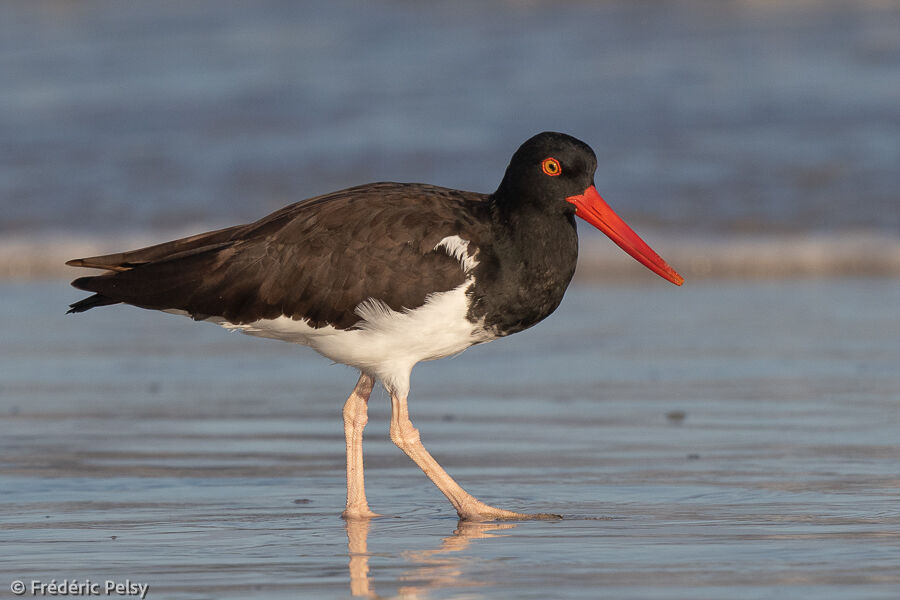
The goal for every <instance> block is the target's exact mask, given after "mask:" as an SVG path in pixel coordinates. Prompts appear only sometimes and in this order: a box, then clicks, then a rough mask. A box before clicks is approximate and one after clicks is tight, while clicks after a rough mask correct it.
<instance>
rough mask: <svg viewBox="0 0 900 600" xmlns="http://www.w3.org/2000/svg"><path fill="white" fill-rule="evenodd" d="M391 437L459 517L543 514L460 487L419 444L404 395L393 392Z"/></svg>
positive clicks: (521, 516)
mask: <svg viewBox="0 0 900 600" xmlns="http://www.w3.org/2000/svg"><path fill="white" fill-rule="evenodd" d="M391 441H392V442H394V443H395V444H396V445H397V446H398V447H399V448H400V449H401V450H403V452H405V453H406V455H407V456H409V457H410V458H411V459H413V462H415V463H416V464H417V465H419V468H421V469H422V470H423V471H424V472H425V474H426V475H427V476H428V478H429V479H430V480H431V482H432V483H434V485H436V486H437V487H438V489H439V490H441V492H442V493H443V494H444V495H445V496H447V499H448V500H450V503H451V504H453V508H455V509H456V512H457V514H459V518H460V519H463V520H467V521H488V520H492V519H533V518H535V517H538V518H540V517H542V516H543V515H526V514H522V513H517V512H512V511H509V510H503V509H500V508H494V507H493V506H489V505H487V504H485V503H484V502H481V501H480V500H478V499H477V498H475V497H474V496H472V495H471V494H469V493H468V492H466V490H464V489H462V487H460V485H459V484H458V483H456V482H455V481H454V480H453V478H452V477H450V476H449V475H448V474H447V472H446V471H444V469H443V468H441V465H439V464H438V462H437V461H436V460H434V457H433V456H431V454H429V453H428V450H426V449H425V446H423V445H422V442H421V440H420V439H419V430H418V429H416V428H415V427H413V424H412V421H410V420H409V410H408V408H407V405H406V398H405V397H398V396H397V395H395V394H391Z"/></svg>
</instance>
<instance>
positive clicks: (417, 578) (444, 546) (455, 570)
mask: <svg viewBox="0 0 900 600" xmlns="http://www.w3.org/2000/svg"><path fill="white" fill-rule="evenodd" d="M371 524H372V521H371V519H350V520H348V521H347V522H346V527H347V552H348V554H349V556H350V565H349V566H350V593H351V594H352V595H353V596H365V597H369V598H379V597H380V596H378V594H376V593H375V590H374V589H373V587H374V584H373V582H372V577H371V575H370V574H369V551H368V539H369V529H370V528H371ZM515 526H516V524H515V523H476V522H470V521H460V522H459V523H458V524H457V526H456V529H455V530H454V531H453V533H452V534H451V535H449V536H447V537H445V538H443V539H442V540H441V543H440V545H439V546H438V547H437V548H434V549H431V550H417V551H410V552H405V553H404V554H403V557H404V558H405V559H407V560H408V561H409V562H410V563H411V564H412V568H411V569H410V571H409V572H407V573H405V574H403V575H402V576H401V577H400V579H401V581H403V582H410V584H409V585H404V586H402V587H401V588H400V589H398V590H397V595H398V596H400V597H403V598H427V597H428V593H429V592H430V591H431V590H436V589H443V588H449V587H459V586H467V587H470V586H473V587H474V586H478V585H484V584H485V583H486V582H478V581H472V580H467V579H464V577H465V574H464V571H465V569H464V567H465V564H466V562H467V561H468V560H469V558H468V557H466V556H448V555H450V554H452V553H454V552H460V551H461V550H465V549H466V548H467V547H468V546H469V543H470V542H471V541H472V540H478V539H485V538H491V537H497V534H496V533H495V532H497V531H501V530H504V529H512V528H513V527H515Z"/></svg>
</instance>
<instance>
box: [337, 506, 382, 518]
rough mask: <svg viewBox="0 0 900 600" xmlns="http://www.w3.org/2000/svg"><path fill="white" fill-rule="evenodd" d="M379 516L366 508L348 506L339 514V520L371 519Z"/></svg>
mask: <svg viewBox="0 0 900 600" xmlns="http://www.w3.org/2000/svg"><path fill="white" fill-rule="evenodd" d="M380 516H381V515H379V514H378V513H375V512H372V511H371V510H370V509H369V507H368V506H348V507H347V508H346V509H344V512H342V513H341V518H342V519H345V520H351V519H372V518H375V517H380Z"/></svg>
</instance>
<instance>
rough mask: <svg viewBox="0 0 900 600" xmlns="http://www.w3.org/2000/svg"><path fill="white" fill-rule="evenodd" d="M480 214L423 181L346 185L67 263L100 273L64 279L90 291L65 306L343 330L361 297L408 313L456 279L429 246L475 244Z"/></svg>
mask: <svg viewBox="0 0 900 600" xmlns="http://www.w3.org/2000/svg"><path fill="white" fill-rule="evenodd" d="M485 210H486V204H485V197H484V196H481V195H479V194H471V193H466V192H458V191H455V190H448V189H445V188H438V187H434V186H427V185H420V184H395V183H378V184H368V185H365V186H359V187H356V188H350V189H347V190H343V191H340V192H334V193H332V194H328V195H326V196H320V197H317V198H312V199H310V200H306V201H303V202H299V203H296V204H292V205H290V206H288V207H286V208H284V209H282V210H280V211H278V212H275V213H273V214H271V215H269V216H268V217H265V218H263V219H261V220H259V221H257V222H255V223H251V224H249V225H241V226H236V227H229V228H227V229H221V230H218V231H213V232H209V233H204V234H199V235H196V236H191V237H188V238H183V239H180V240H175V241H172V242H167V243H164V244H158V245H156V246H151V247H148V248H144V249H140V250H134V251H131V252H123V253H119V254H110V255H107V256H101V257H92V258H85V259H78V260H74V261H70V262H69V263H67V264H72V265H75V266H88V267H97V268H103V269H108V270H109V271H110V272H109V273H105V274H103V275H99V276H95V277H82V278H80V279H76V280H75V281H73V282H72V285H74V286H75V287H77V288H79V289H83V290H88V291H92V292H96V295H95V296H92V297H90V298H86V299H85V300H82V301H81V302H79V303H75V304H73V305H72V310H73V311H76V312H77V311H81V310H87V309H89V308H93V307H94V306H100V305H103V304H113V303H117V302H125V303H128V304H133V305H135V306H140V307H143V308H153V309H160V310H166V309H178V310H183V311H186V312H187V313H189V314H190V315H192V316H193V317H194V318H198V319H202V318H206V317H210V316H218V317H223V318H225V319H226V320H228V321H230V322H233V323H249V322H252V321H255V320H257V319H261V318H269V319H271V318H276V317H278V316H281V315H287V316H290V317H292V318H295V319H305V320H308V321H309V323H310V324H311V325H313V326H315V327H319V326H323V325H333V326H335V327H338V328H347V327H352V326H353V324H355V323H356V322H357V321H358V320H359V317H358V316H357V315H356V314H355V313H354V309H355V308H356V306H357V305H359V303H361V302H363V301H364V300H366V299H368V298H375V299H378V300H381V301H383V302H385V303H386V304H387V305H388V306H390V307H391V308H393V309H394V310H401V309H402V308H416V307H418V306H421V305H422V304H423V303H424V302H425V297H426V296H427V295H428V294H429V293H432V292H438V291H446V290H450V289H453V288H454V287H457V286H458V285H460V284H462V283H463V282H464V281H465V274H464V273H463V271H462V269H461V268H460V263H459V261H458V260H456V259H455V258H452V257H450V256H448V254H447V253H446V251H445V250H444V249H439V250H437V251H435V250H434V247H435V245H436V244H437V243H438V242H439V241H440V240H441V239H443V238H444V237H446V236H450V235H461V236H462V237H464V238H465V239H469V240H470V241H472V242H473V243H474V244H476V245H477V243H478V239H486V236H485V234H484V233H483V232H482V231H481V230H480V228H483V227H485V225H483V224H482V223H483V220H482V219H480V218H479V216H483V214H482V213H483V211H485ZM476 238H477V239H476Z"/></svg>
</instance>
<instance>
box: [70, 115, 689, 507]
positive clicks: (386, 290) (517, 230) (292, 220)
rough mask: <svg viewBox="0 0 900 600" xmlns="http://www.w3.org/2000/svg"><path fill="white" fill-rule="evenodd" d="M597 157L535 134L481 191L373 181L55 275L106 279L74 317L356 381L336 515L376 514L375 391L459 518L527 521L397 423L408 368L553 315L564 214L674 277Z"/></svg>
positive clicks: (562, 285) (86, 286)
mask: <svg viewBox="0 0 900 600" xmlns="http://www.w3.org/2000/svg"><path fill="white" fill-rule="evenodd" d="M596 167H597V159H596V156H595V155H594V152H593V150H591V148H590V147H589V146H588V145H587V144H585V143H584V142H581V141H579V140H577V139H575V138H573V137H571V136H568V135H565V134H561V133H553V132H545V133H541V134H538V135H536V136H534V137H532V138H531V139H529V140H528V141H526V142H525V143H524V144H522V146H521V147H520V148H519V149H518V150H516V152H515V154H513V157H512V159H511V161H510V163H509V166H508V167H507V169H506V174H505V175H504V176H503V180H502V181H501V182H500V186H499V187H498V188H497V191H496V192H494V193H493V194H478V193H473V192H463V191H458V190H453V189H447V188H441V187H436V186H432V185H425V184H417V183H371V184H367V185H360V186H357V187H353V188H349V189H346V190H341V191H338V192H333V193H331V194H326V195H324V196H318V197H316V198H310V199H308V200H303V201H301V202H297V203H296V204H291V205H290V206H287V207H285V208H283V209H281V210H279V211H277V212H274V213H272V214H271V215H269V216H267V217H264V218H262V219H260V220H259V221H256V222H255V223H250V224H248V225H237V226H234V227H228V228H226V229H220V230H217V231H211V232H207V233H201V234H198V235H194V236H191V237H187V238H183V239H179V240H175V241H171V242H166V243H163V244H159V245H156V246H150V247H148V248H142V249H140V250H132V251H130V252H122V253H120V254H109V255H106V256H95V257H92V258H80V259H76V260H71V261H69V262H67V263H66V264H68V265H71V266H76V267H90V268H97V269H106V270H107V272H106V273H103V274H101V275H97V276H94V277H81V278H79V279H76V280H75V281H73V282H72V285H73V286H75V287H76V288H78V289H81V290H87V291H90V292H95V293H94V295H93V296H90V297H88V298H85V299H83V300H80V301H79V302H76V303H74V304H72V305H71V306H70V310H69V312H82V311H85V310H88V309H91V308H94V307H97V306H104V305H108V304H117V303H120V302H124V303H126V304H131V305H134V306H139V307H141V308H150V309H156V310H162V311H165V312H171V313H176V314H181V315H187V316H190V317H191V318H193V319H194V320H197V321H211V322H213V323H217V324H219V325H221V326H223V327H226V328H228V329H234V330H238V331H241V332H243V333H247V334H250V335H256V336H261V337H268V338H274V339H279V340H284V341H287V342H294V343H298V344H304V345H306V346H309V347H311V348H313V349H314V350H316V351H317V352H319V353H320V354H322V355H323V356H326V357H328V358H330V359H331V360H333V361H335V362H339V363H343V364H346V365H350V366H352V367H355V368H357V369H359V371H360V376H359V381H358V382H357V383H356V388H355V389H354V390H353V393H352V394H350V397H349V398H348V399H347V401H346V403H345V404H344V411H343V414H344V432H345V435H346V441H347V505H346V509H345V510H344V513H343V516H344V517H345V518H366V517H372V516H377V515H375V513H373V512H372V511H371V510H370V509H369V505H368V502H367V501H366V494H365V487H364V482H363V455H362V435H363V428H364V427H365V425H366V422H367V421H368V416H367V403H368V399H369V394H370V393H371V391H372V386H373V385H374V383H375V381H376V380H378V381H380V382H381V383H382V384H383V385H384V387H385V389H386V390H387V391H388V393H390V395H391V408H392V414H391V425H390V435H391V440H392V441H393V442H394V443H395V444H396V445H397V446H399V447H400V449H401V450H403V452H405V453H406V454H407V455H408V456H409V457H410V458H411V459H412V460H413V461H415V463H416V464H417V465H419V467H420V468H421V469H422V470H423V471H424V472H425V474H426V475H427V476H428V477H429V478H430V479H431V481H432V482H433V483H434V484H435V485H436V486H437V487H438V489H440V491H441V492H443V493H444V495H445V496H447V498H448V499H449V500H450V502H451V503H452V504H453V507H454V508H455V509H456V512H457V513H458V514H459V516H460V518H462V519H472V520H486V519H523V518H534V517H540V516H546V515H526V514H521V513H516V512H512V511H508V510H502V509H499V508H495V507H493V506H489V505H487V504H485V503H483V502H480V501H479V500H477V499H476V498H474V497H473V496H471V495H470V494H468V493H467V492H466V491H465V490H464V489H463V488H462V487H460V486H459V484H457V483H456V482H455V481H454V480H453V479H452V478H451V477H450V476H449V475H448V474H447V473H446V472H445V471H444V470H443V469H442V468H441V466H440V465H439V464H438V463H437V461H435V460H434V458H433V457H432V456H431V454H429V453H428V451H427V450H426V449H425V447H424V446H423V445H422V443H421V441H420V439H419V431H418V430H417V429H416V428H415V427H413V424H412V422H411V421H410V419H409V413H408V410H407V396H408V393H409V377H410V372H411V371H412V368H413V366H414V365H415V364H416V363H418V362H419V361H423V360H434V359H437V358H442V357H445V356H450V355H453V354H457V353H459V352H462V351H463V350H465V349H466V348H468V347H469V346H472V345H473V344H481V343H484V342H489V341H491V340H493V339H495V338H498V337H503V336H506V335H509V334H511V333H516V332H517V331H522V330H523V329H526V328H528V327H531V326H532V325H534V324H536V323H537V322H539V321H540V320H542V319H544V318H545V317H547V316H548V315H549V314H550V313H552V312H553V311H554V310H555V309H556V307H557V306H559V303H560V302H561V301H562V298H563V294H564V293H565V291H566V287H568V285H569V281H570V280H571V279H572V275H573V274H574V272H575V262H576V259H577V257H578V237H577V233H576V230H575V217H576V216H578V217H581V218H582V219H584V220H585V221H587V222H588V223H590V224H591V225H594V226H595V227H597V228H598V229H600V230H601V231H603V232H604V233H605V234H606V235H608V236H609V237H610V238H611V239H612V240H613V241H614V242H615V243H616V244H618V245H619V246H620V247H621V248H622V249H623V250H625V251H626V252H627V253H628V254H630V255H631V256H633V257H634V258H635V259H637V260H638V261H640V262H641V263H642V264H644V265H645V266H647V267H648V268H649V269H651V270H652V271H654V272H655V273H657V274H659V275H660V276H662V277H664V278H665V279H668V280H669V281H671V282H672V283H674V284H676V285H681V283H682V282H683V279H682V277H681V276H680V275H679V274H678V273H676V272H675V271H674V270H673V269H672V268H671V267H670V266H669V265H668V264H666V262H665V261H664V260H663V259H661V258H660V257H659V256H657V254H656V253H655V252H654V251H653V250H651V249H650V247H649V246H648V245H647V244H646V243H644V241H643V240H641V238H640V237H638V236H637V234H635V233H634V231H632V230H631V228H630V227H628V225H626V224H625V222H624V221H623V220H622V219H620V218H619V217H618V216H617V215H616V214H615V213H614V212H613V211H612V209H611V208H610V207H609V206H608V205H607V204H606V202H604V201H603V199H602V198H601V197H600V195H599V194H598V193H597V190H596V189H595V187H594V181H593V179H594V170H595V169H596Z"/></svg>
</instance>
